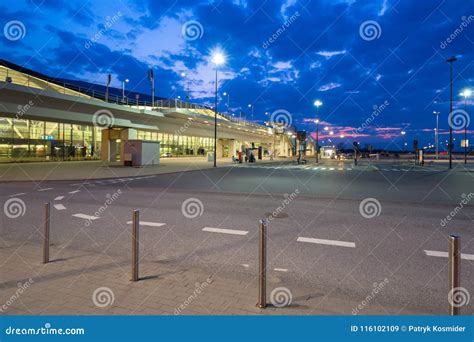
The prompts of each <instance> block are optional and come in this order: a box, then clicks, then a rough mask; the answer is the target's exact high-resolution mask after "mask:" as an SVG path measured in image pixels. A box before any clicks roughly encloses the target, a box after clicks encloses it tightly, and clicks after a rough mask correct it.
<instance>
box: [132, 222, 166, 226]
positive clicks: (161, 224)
mask: <svg viewBox="0 0 474 342" xmlns="http://www.w3.org/2000/svg"><path fill="white" fill-rule="evenodd" d="M127 224H132V221H128V222H127ZM164 225H166V223H161V222H146V221H140V226H149V227H161V226H164Z"/></svg>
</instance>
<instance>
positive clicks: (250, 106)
mask: <svg viewBox="0 0 474 342" xmlns="http://www.w3.org/2000/svg"><path fill="white" fill-rule="evenodd" d="M248 107H249V108H252V116H251V118H252V119H251V120H253V108H254V107H253V105H252V104H251V103H249V105H248Z"/></svg>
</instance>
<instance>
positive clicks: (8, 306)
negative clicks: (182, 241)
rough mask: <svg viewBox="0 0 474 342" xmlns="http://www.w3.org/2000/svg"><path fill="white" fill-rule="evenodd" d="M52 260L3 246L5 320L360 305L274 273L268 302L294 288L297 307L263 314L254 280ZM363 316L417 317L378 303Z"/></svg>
mask: <svg viewBox="0 0 474 342" xmlns="http://www.w3.org/2000/svg"><path fill="white" fill-rule="evenodd" d="M125 254H128V253H125ZM50 255H51V260H53V261H52V262H50V263H49V264H46V265H43V264H42V263H41V246H40V245H36V244H29V243H28V244H22V243H18V242H6V241H4V240H2V241H1V242H0V260H2V263H1V264H0V274H1V283H0V315H215V314H217V315H351V313H352V309H353V308H354V307H356V306H357V305H359V304H360V303H356V302H353V301H348V300H347V299H342V298H335V297H330V296H325V295H324V293H323V292H322V291H321V290H318V289H314V288H298V287H297V286H294V285H291V286H290V285H288V284H282V283H280V280H279V278H278V277H277V276H274V275H272V274H271V273H270V272H269V273H270V274H269V275H268V287H267V291H268V293H267V297H268V298H270V297H271V291H272V290H273V289H275V288H277V287H285V286H288V289H291V296H292V302H291V304H290V305H289V306H286V307H281V308H280V307H275V306H273V305H271V304H270V305H269V307H268V308H267V309H264V310H263V309H258V308H257V307H256V306H255V304H256V298H257V278H256V277H248V276H247V277H245V276H242V279H239V278H238V275H235V274H225V273H216V274H213V273H212V271H210V270H204V269H199V268H197V267H196V268H193V269H189V268H186V267H179V266H171V265H170V264H167V263H166V262H164V261H161V262H158V261H157V262H150V261H148V262H142V263H141V264H140V277H141V280H140V281H138V282H131V281H129V279H130V278H129V277H130V261H129V259H127V257H126V256H124V257H123V259H121V260H113V259H112V258H110V257H108V256H107V255H106V254H101V255H98V254H94V253H90V252H82V251H76V250H66V249H61V248H55V247H52V248H51V251H50ZM280 295H281V296H280V297H276V298H280V299H282V300H284V299H285V294H284V293H283V292H280ZM268 301H269V303H270V300H269V299H268ZM427 311H428V310H427ZM419 313H420V312H418V314H419ZM425 313H426V312H425ZM359 314H362V315H367V314H416V313H415V312H410V311H407V310H406V309H404V310H401V309H400V308H392V309H388V308H387V307H383V308H382V307H380V306H378V305H377V304H376V303H375V301H373V302H372V303H370V305H367V306H365V307H364V308H363V309H362V310H361V311H360V313H359Z"/></svg>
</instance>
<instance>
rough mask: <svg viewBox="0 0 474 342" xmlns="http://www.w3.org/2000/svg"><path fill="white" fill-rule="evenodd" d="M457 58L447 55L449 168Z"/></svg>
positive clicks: (451, 161) (450, 166)
mask: <svg viewBox="0 0 474 342" xmlns="http://www.w3.org/2000/svg"><path fill="white" fill-rule="evenodd" d="M457 60H458V59H457V58H456V57H455V56H452V57H449V58H448V59H447V60H446V62H447V63H449V97H450V99H449V168H450V169H452V168H453V121H452V119H453V117H452V116H453V63H454V62H456V61H457Z"/></svg>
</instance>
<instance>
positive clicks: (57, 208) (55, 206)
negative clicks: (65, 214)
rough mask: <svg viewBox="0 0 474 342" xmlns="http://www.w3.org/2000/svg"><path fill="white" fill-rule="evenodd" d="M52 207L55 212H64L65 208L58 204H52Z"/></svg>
mask: <svg viewBox="0 0 474 342" xmlns="http://www.w3.org/2000/svg"><path fill="white" fill-rule="evenodd" d="M53 207H54V209H56V210H65V209H66V207H65V206H64V205H62V204H61V203H59V204H54V205H53Z"/></svg>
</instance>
